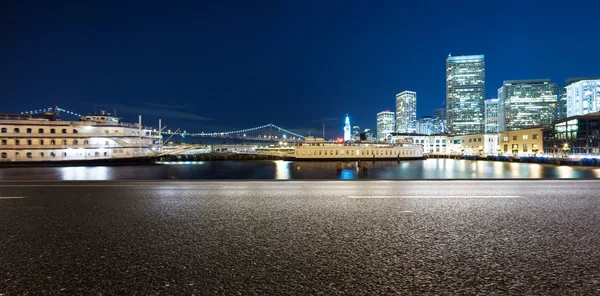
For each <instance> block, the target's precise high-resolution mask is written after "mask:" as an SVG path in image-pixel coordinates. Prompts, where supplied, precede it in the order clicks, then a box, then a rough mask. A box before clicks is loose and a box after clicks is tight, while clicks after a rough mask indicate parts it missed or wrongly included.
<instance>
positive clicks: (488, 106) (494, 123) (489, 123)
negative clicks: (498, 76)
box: [484, 99, 498, 133]
mask: <svg viewBox="0 0 600 296" xmlns="http://www.w3.org/2000/svg"><path fill="white" fill-rule="evenodd" d="M484 107H485V116H484V118H485V132H486V133H497V132H498V99H487V100H485V102H484Z"/></svg>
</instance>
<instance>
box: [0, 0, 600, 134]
mask: <svg viewBox="0 0 600 296" xmlns="http://www.w3.org/2000/svg"><path fill="white" fill-rule="evenodd" d="M508 2H510V1H508ZM473 3H475V2H473ZM515 3H516V2H515ZM598 6H599V5H598V4H597V3H596V2H589V5H586V6H585V9H584V8H570V9H567V10H563V9H561V8H560V7H554V6H551V5H547V6H539V5H536V4H535V3H520V6H519V7H520V9H519V10H514V9H512V8H511V7H512V6H511V5H507V1H502V2H500V1H498V2H489V3H484V4H479V5H470V3H463V4H460V5H455V4H452V5H451V4H448V3H438V4H436V5H426V4H423V3H385V4H380V5H377V6H375V5H367V6H365V5H364V3H361V2H358V1H357V2H347V3H345V5H344V6H342V7H339V6H338V5H334V4H332V3H319V2H307V3H302V4H292V3H279V2H264V3H258V4H250V3H244V2H239V4H238V5H234V6H231V5H227V4H222V3H203V4H198V3H186V4H182V5H181V6H180V7H176V8H173V7H165V6H164V5H162V4H159V3H158V2H152V1H150V2H144V5H143V7H142V8H140V5H136V4H135V3H133V2H132V3H127V4H125V5H119V6H118V7H116V6H115V5H113V4H111V3H108V2H107V3H96V4H90V3H80V2H75V1H71V2H69V1H67V3H65V4H64V5H63V6H60V7H59V6H56V5H53V4H51V3H40V4H39V5H38V6H36V7H32V6H28V5H27V4H24V3H16V2H15V3H10V4H8V5H6V6H5V8H6V9H3V10H2V11H1V12H0V18H1V19H2V21H4V23H5V24H6V26H4V28H3V29H2V31H1V32H2V33H3V34H4V35H5V36H7V43H6V46H4V47H2V48H0V53H1V54H2V55H3V56H5V57H7V58H6V59H5V60H3V61H2V62H0V63H1V64H0V65H1V66H2V67H3V69H4V70H5V71H4V74H3V79H1V80H0V89H2V92H1V95H2V97H3V101H4V102H5V104H3V106H2V107H0V111H8V112H19V111H25V110H28V109H37V108H42V107H47V106H54V105H58V106H61V107H64V108H66V109H69V110H75V111H77V112H81V113H87V112H91V111H92V110H93V106H98V109H104V110H109V111H112V110H114V109H116V110H117V112H119V114H120V115H122V116H123V117H124V118H125V120H127V121H130V122H132V121H135V120H136V119H137V114H142V115H144V119H145V122H152V123H153V122H156V120H157V119H158V118H159V117H160V118H162V119H163V121H164V122H165V123H166V124H168V125H169V126H172V127H182V128H185V129H188V130H193V131H196V132H202V131H205V132H213V131H223V130H237V129H241V128H247V127H252V126H258V125H263V124H267V123H269V122H273V123H277V124H278V125H280V126H283V127H285V128H288V129H290V130H292V131H294V132H299V133H302V134H308V132H312V133H313V134H317V133H321V129H322V125H323V124H325V127H326V128H325V129H326V134H327V135H332V136H334V135H335V136H340V135H341V130H340V124H343V116H344V115H345V114H346V113H348V114H350V117H351V119H352V122H353V124H355V125H358V126H361V127H364V128H374V127H375V122H374V121H373V114H376V113H377V112H379V111H381V110H386V109H393V107H394V106H393V103H392V101H391V98H393V96H394V94H396V93H398V92H399V91H402V90H404V89H410V90H413V91H415V92H417V93H418V94H419V101H418V102H417V104H418V108H417V116H416V117H417V118H421V117H422V116H429V115H432V112H433V110H434V109H437V108H440V107H442V103H443V102H444V101H445V100H446V98H445V90H444V70H443V67H444V66H443V63H444V59H445V57H446V56H447V55H448V53H452V55H453V56H459V55H471V54H479V53H481V54H484V55H485V56H486V84H487V86H488V87H487V89H486V92H485V96H484V99H488V98H493V97H496V94H495V92H496V90H497V88H498V87H500V86H501V85H502V81H504V80H516V79H537V78H550V79H551V81H554V82H557V83H559V85H558V86H559V88H561V87H563V86H564V85H563V82H564V81H565V80H566V79H567V78H569V77H589V76H594V75H598V72H597V69H599V68H600V62H599V61H597V60H594V59H590V57H593V56H594V53H593V50H592V49H593V48H595V46H594V45H595V44H596V42H597V41H595V40H594V39H592V38H589V37H588V36H593V34H592V33H593V32H594V30H593V28H594V26H593V22H592V21H591V20H592V19H593V11H594V9H593V8H594V7H598ZM582 7H583V6H582ZM167 8H169V9H167ZM165 10H168V11H169V14H168V15H166V16H164V17H163V15H164V13H163V12H164V11H165ZM534 10H535V11H536V14H532V13H531V11H534ZM401 11H411V12H413V13H411V15H409V16H407V19H403V20H400V19H397V17H396V15H397V13H398V12H401ZM459 11H464V12H465V15H469V17H464V18H462V19H460V20H458V19H456V18H454V17H452V15H454V14H455V13H457V12H459ZM333 12H335V14H336V18H335V21H334V20H333V19H331V18H330V15H331V13H333ZM507 13H510V14H511V15H512V16H513V17H514V20H515V21H514V22H511V23H504V22H501V20H502V18H501V17H500V16H502V15H506V14H507ZM216 15H220V16H221V17H220V18H217V17H216ZM548 16H556V17H559V16H560V18H561V22H557V21H556V20H555V19H556V18H552V17H548ZM257 19H260V20H261V21H260V22H257ZM284 20H285V21H284ZM306 20H310V21H308V22H307V21H306ZM367 21H368V22H369V26H364V24H365V23H366V22H367ZM405 21H410V22H411V23H413V24H414V25H415V26H416V27H419V28H421V29H420V30H419V31H418V32H415V31H414V30H413V29H411V28H405V26H402V24H403V23H404V22H405ZM499 23H502V25H499ZM540 28H543V29H540ZM467 31H468V32H469V33H468V34H467V33H465V32H467ZM528 31H535V32H537V33H536V35H531V36H530V35H528V34H527V33H526V32H528ZM473 36H478V38H473ZM555 36H570V37H571V38H574V39H578V40H581V41H584V42H585V43H586V44H588V45H589V46H585V47H572V46H567V45H563V44H561V43H559V42H556V38H555ZM25 37H26V38H25ZM396 40H398V41H396ZM399 40H402V41H399ZM497 40H504V41H503V42H501V43H498V42H497ZM507 41H508V42H507ZM406 43H408V44H411V45H412V46H411V47H402V46H398V45H399V44H406ZM340 102H343V104H340ZM257 115H260V116H257Z"/></svg>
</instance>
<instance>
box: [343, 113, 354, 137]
mask: <svg viewBox="0 0 600 296" xmlns="http://www.w3.org/2000/svg"><path fill="white" fill-rule="evenodd" d="M346 141H352V137H351V135H350V118H349V117H348V114H346V124H345V125H344V142H346Z"/></svg>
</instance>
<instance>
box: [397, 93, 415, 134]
mask: <svg viewBox="0 0 600 296" xmlns="http://www.w3.org/2000/svg"><path fill="white" fill-rule="evenodd" d="M396 131H397V132H399V133H415V132H416V131H417V93H416V92H414V91H408V90H406V91H403V92H401V93H399V94H397V95H396Z"/></svg>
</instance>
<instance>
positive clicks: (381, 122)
mask: <svg viewBox="0 0 600 296" xmlns="http://www.w3.org/2000/svg"><path fill="white" fill-rule="evenodd" d="M394 123H395V120H394V112H391V111H381V112H379V113H377V139H376V140H377V141H381V140H382V139H384V138H385V137H387V135H389V134H391V133H393V132H394Z"/></svg>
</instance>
